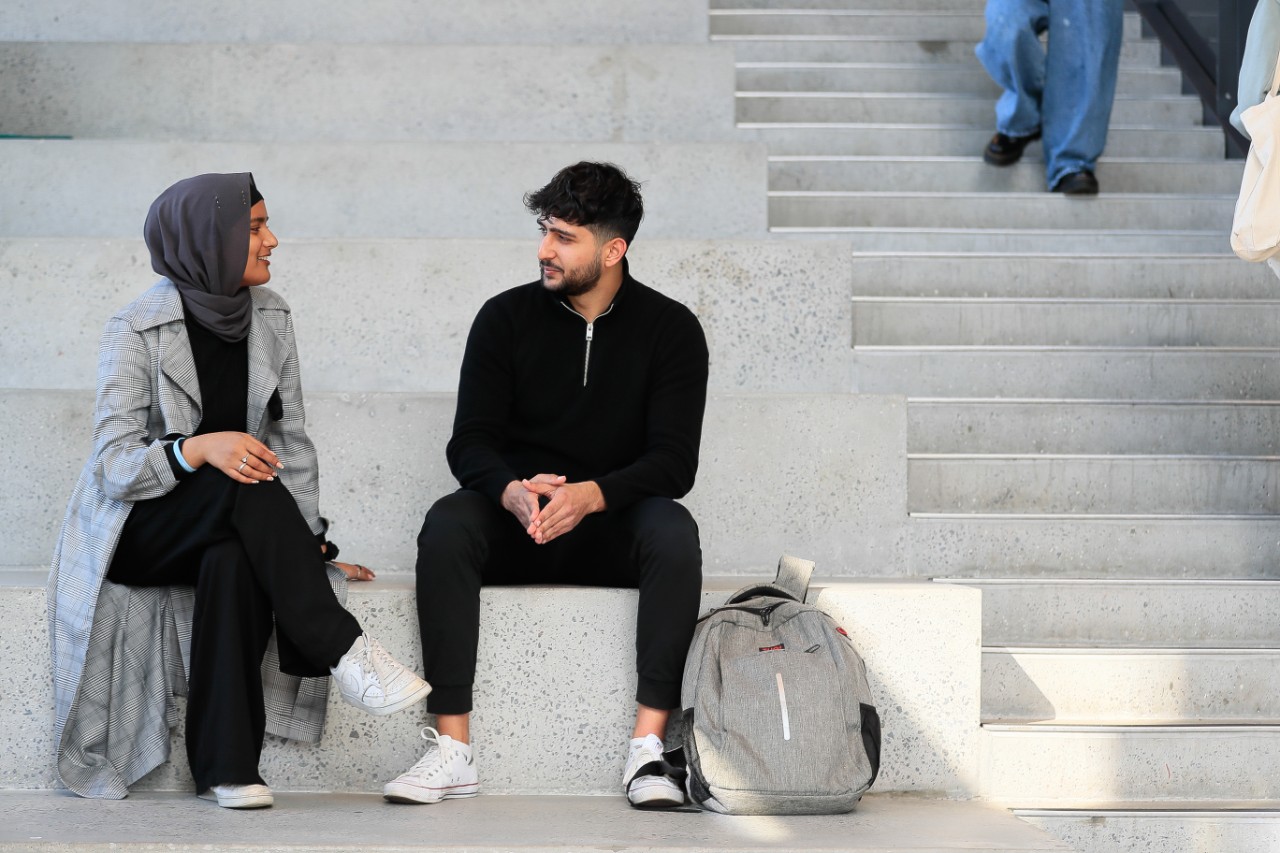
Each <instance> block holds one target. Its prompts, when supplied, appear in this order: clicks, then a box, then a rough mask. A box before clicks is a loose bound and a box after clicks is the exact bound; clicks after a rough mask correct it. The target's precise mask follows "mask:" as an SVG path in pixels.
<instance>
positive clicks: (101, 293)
mask: <svg viewBox="0 0 1280 853" xmlns="http://www.w3.org/2000/svg"><path fill="white" fill-rule="evenodd" d="M259 174H260V175H261V174H262V173H259ZM271 186H272V185H271V184H268V183H267V180H266V178H265V177H264V178H263V187H264V189H266V191H267V192H268V193H269V194H270V195H271V198H272V201H271V202H270V205H271V211H272V213H273V220H278V221H279V223H280V224H279V227H278V229H277V232H276V233H277V234H278V235H279V237H280V239H281V240H282V243H281V245H280V247H279V248H277V249H276V251H275V254H274V258H275V259H276V260H275V263H274V266H273V267H272V270H273V273H274V276H273V278H272V283H271V287H273V288H275V289H277V290H278V291H279V292H280V293H281V294H282V295H283V296H284V297H285V298H286V299H288V300H289V303H290V305H291V306H292V308H293V310H294V311H295V312H296V313H295V317H296V326H297V335H298V342H299V347H300V351H301V352H302V353H303V369H304V371H305V378H306V383H307V384H306V387H307V389H308V390H309V391H349V390H352V389H359V390H361V391H452V390H454V389H455V388H456V387H457V379H458V368H459V365H460V364H461V361H462V350H463V345H464V343H465V341H466V336H467V332H468V330H469V329H470V327H471V322H472V320H473V319H474V317H475V313H476V311H478V310H479V308H480V306H481V304H482V303H483V302H484V300H486V299H488V298H489V297H490V296H492V295H493V294H495V293H497V292H499V291H501V290H504V289H506V288H508V287H514V286H515V285H517V284H520V283H522V282H525V281H528V280H531V279H533V278H535V277H536V276H537V259H536V257H535V255H536V251H537V243H536V241H535V238H536V235H537V232H536V231H534V230H533V229H532V228H530V227H528V226H530V225H531V224H532V223H531V222H526V223H525V226H526V229H527V232H528V235H527V239H523V240H366V239H359V240H353V239H343V240H336V241H317V240H298V239H294V238H293V237H292V236H291V234H290V230H291V229H292V227H293V225H292V222H293V219H292V217H291V211H292V210H294V209H297V210H299V211H300V213H301V214H302V215H304V216H305V215H306V210H307V209H306V207H305V206H304V202H306V201H307V198H306V197H305V196H302V197H297V196H295V197H293V199H294V200H293V201H292V202H291V201H290V199H289V198H288V197H286V198H284V199H282V200H281V201H280V203H279V205H277V203H276V201H275V198H276V194H275V191H274V190H273V189H271ZM287 189H288V188H286V189H285V190H282V192H287ZM516 197H517V198H518V195H517V196H516ZM295 205H296V206H295ZM144 210H145V204H143V205H141V206H140V207H139V208H138V209H137V210H136V211H134V212H133V213H132V214H131V215H130V217H129V221H130V222H131V223H132V226H131V227H130V228H129V229H128V230H129V231H131V232H133V233H135V234H136V233H140V232H141V223H142V211H144ZM526 219H531V217H526ZM115 225H116V226H120V227H121V230H124V229H123V226H122V223H119V222H117V223H115ZM646 227H647V226H646ZM131 236H132V235H131ZM629 256H630V258H631V260H632V267H631V269H632V271H633V273H634V275H635V276H636V277H637V278H638V279H639V280H640V281H643V282H645V283H647V284H650V285H653V286H654V287H656V288H657V289H659V290H661V291H662V292H664V293H666V294H668V295H670V296H671V297H672V298H674V299H678V300H680V301H681V302H683V303H685V304H686V305H688V306H689V307H690V308H692V309H693V310H694V311H695V312H696V313H697V314H698V317H699V319H700V321H701V323H702V326H703V329H704V331H705V333H706V335H707V339H708V344H709V347H710V350H711V379H710V384H711V387H712V388H714V389H716V390H729V389H739V390H743V391H765V390H773V391H779V392H783V391H786V392H807V391H828V392H830V391H844V390H846V389H848V387H849V383H850V376H851V373H850V371H851V355H850V351H849V323H850V319H849V318H850V305H849V299H848V293H849V263H850V262H849V254H848V251H847V249H846V247H844V246H843V245H841V244H840V243H838V242H831V243H816V242H800V241H782V240H752V241H748V240H716V241H706V240H676V241H670V240H649V239H645V238H644V237H643V232H642V235H641V237H640V239H638V240H637V241H636V243H635V245H634V246H632V247H631V248H630V249H629ZM156 278H157V276H156V275H155V274H154V273H153V272H152V271H151V269H150V258H149V255H148V254H147V252H146V250H145V248H144V247H143V246H142V245H141V241H139V240H136V239H129V240H97V239H87V240H81V239H71V238H66V239H38V240H30V239H9V240H0V281H7V282H12V283H13V285H14V286H13V287H12V288H11V289H10V291H11V297H10V298H11V300H13V301H12V303H11V304H12V305H14V306H15V307H16V306H19V305H20V306H21V307H22V309H23V310H22V311H21V312H16V311H15V312H12V313H8V314H5V315H4V316H3V317H0V388H5V387H8V388H64V389H78V388H79V389H84V388H91V387H93V385H94V383H95V382H96V372H95V371H96V364H97V345H98V335H99V333H100V331H101V329H102V327H103V324H104V323H106V320H107V318H108V317H110V316H111V315H112V314H113V313H114V312H115V311H117V310H119V309H120V308H121V307H122V306H123V305H125V304H127V303H128V302H129V301H130V300H132V299H133V298H135V297H136V296H137V295H138V294H139V293H141V292H142V291H143V290H145V289H146V288H147V287H149V286H150V285H151V283H152V282H153V281H155V280H156ZM85 281H93V282H94V287H93V288H91V289H90V291H89V292H85V290H84V288H83V287H82V286H81V285H82V283H83V282H85ZM797 292H803V293H804V294H805V296H806V298H805V299H804V300H797V299H795V298H794V295H795V294H796V293H797ZM352 293H359V294H360V298H359V299H352V298H351V294H352ZM32 316H39V317H43V318H45V319H44V320H42V321H41V322H40V323H31V322H28V320H27V319H25V318H29V317H32ZM387 317H396V318H397V320H396V322H395V323H391V324H388V323H387V322H386V318H387ZM780 328H785V329H788V330H790V331H791V332H792V333H793V334H794V335H796V336H797V337H798V338H801V339H803V340H804V342H805V343H804V346H803V347H798V346H797V345H796V343H795V340H793V339H791V338H790V337H788V336H784V335H779V334H778V332H777V330H778V329H780Z"/></svg>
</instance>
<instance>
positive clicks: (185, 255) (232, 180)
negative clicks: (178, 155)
mask: <svg viewBox="0 0 1280 853" xmlns="http://www.w3.org/2000/svg"><path fill="white" fill-rule="evenodd" d="M259 199H261V196H260V195H258V191H257V188H256V187H255V186H254V183H253V175H251V174H250V173H248V172H240V173H237V174H231V175H197V176H196V177H194V178H187V179H186V180H185V181H178V182H177V183H176V184H174V185H173V186H171V187H169V189H167V190H165V191H164V192H162V193H161V194H160V197H159V198H157V199H156V200H155V201H154V202H152V203H151V210H149V211H148V212H147V223H146V225H145V226H143V234H144V236H145V237H146V241H147V249H149V250H150V252H151V268H152V269H153V270H155V271H156V272H157V273H159V274H160V275H162V276H164V277H165V278H167V279H169V280H170V281H172V282H173V283H174V284H176V285H177V286H178V293H179V294H181V296H182V302H183V304H184V305H185V306H186V309H187V312H188V313H189V314H190V315H191V316H192V317H193V318H194V319H195V320H196V321H197V322H199V323H200V325H202V326H205V327H207V328H208V329H209V330H210V331H212V332H213V333H214V334H215V335H217V336H218V337H220V338H222V339H223V340H224V341H239V340H243V339H244V338H245V336H246V335H248V334H249V321H250V318H251V316H252V313H253V300H252V299H251V297H250V296H249V289H248V288H247V287H241V286H240V283H241V282H242V281H243V280H244V269H245V263H246V261H247V260H248V258H249V211H250V209H251V208H252V207H253V204H254V202H255V201H257V200H259Z"/></svg>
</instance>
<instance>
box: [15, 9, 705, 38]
mask: <svg viewBox="0 0 1280 853" xmlns="http://www.w3.org/2000/svg"><path fill="white" fill-rule="evenodd" d="M98 8H99V9H100V11H101V14H97V15H84V14H81V12H82V11H83V9H82V8H81V7H80V6H79V5H78V4H77V3H76V2H75V0H44V2H40V3H28V2H18V3H16V4H14V5H12V6H11V7H10V8H9V9H8V10H7V12H6V14H5V17H4V20H3V21H0V41H63V42H68V41H75V42H161V43H175V42H232V43H254V44H261V43H267V42H275V43H282V42H283V43H292V44H299V43H307V42H329V43H353V42H372V43H378V42H381V43H397V44H404V43H411V44H467V43H471V44H520V45H529V44H556V45H563V44H604V43H610V44H634V43H637V42H654V43H665V42H688V43H694V42H699V41H705V40H706V38H707V14H706V10H705V9H703V8H699V6H698V4H697V3H688V2H685V0H655V2H651V3H646V4H645V5H644V7H643V8H635V7H632V6H630V5H628V4H624V3H621V2H617V0H614V2H604V3H600V2H597V3H588V4H582V3H578V2H575V0H553V2H551V3H547V4H544V5H542V6H541V7H538V8H536V9H535V8H534V7H532V6H529V5H527V4H524V3H514V2H509V0H485V2H479V3H466V4H460V5H456V6H444V5H439V4H435V3H413V2H404V0H370V2H365V3H361V4H360V5H359V6H346V5H342V4H324V5H320V6H317V5H316V4H315V3H309V2H306V0H276V2H275V3H273V4H272V6H271V16H270V19H269V20H266V19H264V18H263V17H262V15H261V14H259V12H260V9H259V8H258V7H257V6H256V5H255V4H253V3H252V2H249V0H230V2H226V3H218V4H215V5H209V6H200V7H197V8H191V9H187V10H183V11H179V10H178V9H177V8H175V7H174V6H173V5H172V4H169V3H165V2H163V0H109V2H106V3H103V4H102V5H100V6H99V7H98Z"/></svg>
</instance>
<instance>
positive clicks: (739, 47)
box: [711, 0, 1160, 68]
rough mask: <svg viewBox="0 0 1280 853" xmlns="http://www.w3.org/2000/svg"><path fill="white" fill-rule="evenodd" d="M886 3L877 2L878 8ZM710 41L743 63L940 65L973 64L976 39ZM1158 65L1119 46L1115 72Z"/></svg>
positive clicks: (1151, 55) (1141, 47)
mask: <svg viewBox="0 0 1280 853" xmlns="http://www.w3.org/2000/svg"><path fill="white" fill-rule="evenodd" d="M884 3H885V0H880V2H879V4H878V5H879V6H880V7H883V6H884ZM711 40H712V41H713V42H719V43H721V44H728V45H730V46H731V47H732V48H733V51H734V54H735V55H736V56H737V57H738V60H739V61H742V62H939V63H946V64H955V63H970V62H972V63H975V64H976V63H977V59H976V58H974V52H973V51H974V48H975V47H976V46H977V37H976V36H975V37H970V38H967V39H966V38H962V37H961V36H959V35H957V34H956V33H952V32H943V33H940V34H939V35H938V37H937V38H933V39H921V38H917V37H915V36H911V35H907V36H883V35H840V34H834V33H832V34H824V35H812V36H797V35H765V34H761V35H716V34H712V36H711ZM1159 65H1160V42H1158V41H1157V40H1155V39H1141V40H1125V41H1124V42H1123V43H1122V44H1121V45H1120V67H1121V68H1129V67H1145V68H1154V67H1157V66H1159Z"/></svg>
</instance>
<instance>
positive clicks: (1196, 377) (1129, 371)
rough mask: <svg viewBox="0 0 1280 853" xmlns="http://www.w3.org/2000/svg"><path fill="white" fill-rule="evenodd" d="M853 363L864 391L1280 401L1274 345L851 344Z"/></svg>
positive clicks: (922, 394)
mask: <svg viewBox="0 0 1280 853" xmlns="http://www.w3.org/2000/svg"><path fill="white" fill-rule="evenodd" d="M856 362H857V365H856V368H855V373H856V376H855V379H854V383H855V384H854V387H855V389H856V390H858V391H859V392H860V393H864V394H910V395H912V396H920V397H1019V398H1022V397H1047V398H1055V399H1056V398H1064V397H1078V398H1084V399H1091V400H1092V399H1097V398H1100V397H1103V398H1114V399H1121V400H1125V399H1128V400H1151V399H1167V400H1177V399H1188V400H1250V399H1253V400H1274V399H1280V376H1277V375H1276V365H1277V364H1278V363H1280V349H1277V348H1263V347H1258V348H1250V349H1245V348H1226V347H1148V348H1141V347H858V348H857V349H856Z"/></svg>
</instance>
